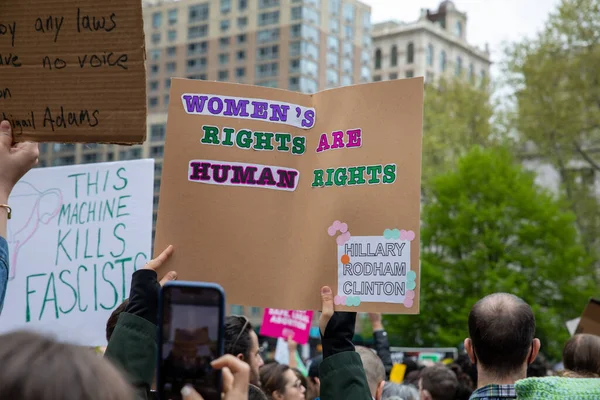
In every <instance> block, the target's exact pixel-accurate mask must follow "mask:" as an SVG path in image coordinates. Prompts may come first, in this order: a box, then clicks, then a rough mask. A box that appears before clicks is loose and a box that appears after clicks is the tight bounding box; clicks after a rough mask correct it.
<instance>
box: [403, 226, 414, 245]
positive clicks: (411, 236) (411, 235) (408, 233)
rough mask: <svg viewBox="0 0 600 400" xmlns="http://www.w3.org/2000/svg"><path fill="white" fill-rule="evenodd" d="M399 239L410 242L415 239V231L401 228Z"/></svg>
mask: <svg viewBox="0 0 600 400" xmlns="http://www.w3.org/2000/svg"><path fill="white" fill-rule="evenodd" d="M400 240H408V241H409V242H412V241H413V240H415V233H414V232H413V231H405V230H404V229H402V230H401V231H400Z"/></svg>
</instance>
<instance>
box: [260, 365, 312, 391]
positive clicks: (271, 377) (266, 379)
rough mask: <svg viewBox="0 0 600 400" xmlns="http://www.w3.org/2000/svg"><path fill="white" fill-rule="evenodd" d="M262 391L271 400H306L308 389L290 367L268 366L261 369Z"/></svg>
mask: <svg viewBox="0 0 600 400" xmlns="http://www.w3.org/2000/svg"><path fill="white" fill-rule="evenodd" d="M260 382H261V384H262V389H263V391H264V392H265V394H266V395H267V399H269V400H305V396H304V394H305V393H306V388H305V387H304V386H302V381H301V380H300V379H299V378H298V377H297V376H296V373H295V372H294V370H293V369H291V368H290V367H289V366H287V365H284V364H279V363H276V362H274V363H271V364H267V365H265V366H264V367H262V368H261V369H260Z"/></svg>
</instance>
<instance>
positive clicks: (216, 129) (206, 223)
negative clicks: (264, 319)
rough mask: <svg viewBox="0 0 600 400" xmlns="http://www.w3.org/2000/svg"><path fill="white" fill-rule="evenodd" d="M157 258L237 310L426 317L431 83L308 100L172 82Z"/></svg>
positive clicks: (355, 89)
mask: <svg viewBox="0 0 600 400" xmlns="http://www.w3.org/2000/svg"><path fill="white" fill-rule="evenodd" d="M170 96H171V104H170V107H169V118H168V124H167V139H166V148H165V159H164V166H163V175H162V183H161V192H160V204H159V213H158V225H157V234H156V242H155V251H160V250H162V249H163V248H165V247H166V246H167V245H168V244H173V245H174V246H175V254H174V255H173V257H172V259H171V260H170V261H169V262H168V263H167V265H166V266H165V267H164V270H165V271H166V270H170V269H176V270H177V272H178V273H179V277H180V278H181V279H185V280H202V281H209V282H218V283H219V284H221V285H222V286H223V287H224V288H225V291H226V292H227V299H228V301H230V302H231V303H233V304H243V305H248V306H259V307H270V308H280V309H304V310H314V309H318V308H320V306H321V299H320V288H321V286H324V285H328V286H330V287H331V288H332V289H333V291H334V294H335V304H336V309H339V310H351V311H352V310H356V311H378V312H384V313H405V314H415V313H418V312H419V283H420V274H419V223H420V217H419V210H420V187H421V138H422V117H423V79H422V78H415V79H408V80H396V81H390V82H381V83H373V84H366V85H357V86H350V87H344V88H339V89H333V90H327V91H324V92H320V93H316V94H314V95H306V94H301V93H295V92H288V91H283V90H276V89H269V88H262V87H252V86H245V85H236V84H228V83H218V82H203V81H191V80H184V79H173V81H172V86H171V94H170Z"/></svg>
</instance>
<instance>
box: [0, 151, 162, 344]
mask: <svg viewBox="0 0 600 400" xmlns="http://www.w3.org/2000/svg"><path fill="white" fill-rule="evenodd" d="M153 184H154V161H153V160H137V161H129V162H117V163H102V164H87V165H76V166H68V167H56V168H43V169H34V170H31V171H30V172H29V173H27V175H25V176H24V177H23V178H22V179H21V180H20V181H19V182H18V183H17V185H16V186H15V188H14V190H13V192H12V194H11V196H10V198H9V204H10V205H11V207H12V209H13V215H12V219H10V220H9V222H8V235H7V236H8V238H7V239H8V246H9V255H10V271H9V282H8V288H7V293H6V299H5V300H6V301H5V307H4V310H3V311H2V314H1V315H0V332H9V331H12V330H15V329H27V330H35V331H39V332H43V333H50V334H55V335H56V336H57V337H58V338H60V339H61V340H64V341H69V342H73V343H77V344H80V345H85V346H101V345H106V338H105V327H106V321H107V320H108V317H109V316H110V314H111V312H112V311H113V310H114V309H115V308H116V307H118V306H119V304H121V303H122V302H123V300H125V299H126V298H127V297H129V286H130V283H131V274H132V273H133V272H134V271H135V269H136V268H140V267H142V266H143V265H144V264H145V263H146V262H147V261H148V260H149V259H150V258H151V255H150V251H151V244H152V243H151V242H152V199H153V190H154V188H153Z"/></svg>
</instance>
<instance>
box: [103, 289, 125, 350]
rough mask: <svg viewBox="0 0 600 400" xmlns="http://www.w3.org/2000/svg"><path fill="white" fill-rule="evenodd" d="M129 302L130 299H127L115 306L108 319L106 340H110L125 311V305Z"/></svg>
mask: <svg viewBox="0 0 600 400" xmlns="http://www.w3.org/2000/svg"><path fill="white" fill-rule="evenodd" d="M127 304H129V299H125V301H124V302H122V303H121V304H120V305H119V306H118V307H117V308H115V309H114V310H113V312H112V314H110V317H109V318H108V321H106V341H107V342H110V338H111V337H112V334H113V332H114V331H115V327H116V326H117V322H119V315H121V313H122V312H123V311H125V307H127Z"/></svg>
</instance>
